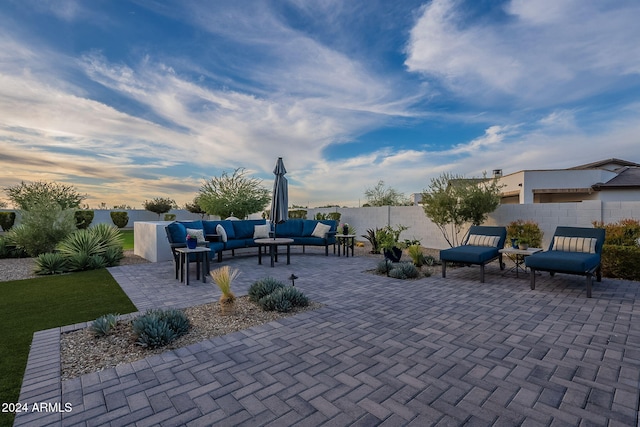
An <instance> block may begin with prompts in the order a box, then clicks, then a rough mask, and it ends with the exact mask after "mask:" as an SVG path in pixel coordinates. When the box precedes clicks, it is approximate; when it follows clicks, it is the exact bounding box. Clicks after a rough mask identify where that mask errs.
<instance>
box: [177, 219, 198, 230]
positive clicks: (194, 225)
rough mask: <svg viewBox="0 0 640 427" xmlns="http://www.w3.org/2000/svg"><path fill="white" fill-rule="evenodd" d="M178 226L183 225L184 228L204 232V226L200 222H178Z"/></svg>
mask: <svg viewBox="0 0 640 427" xmlns="http://www.w3.org/2000/svg"><path fill="white" fill-rule="evenodd" d="M180 224H182V225H184V227H185V228H198V229H200V230H204V225H203V224H202V221H201V220H197V221H180Z"/></svg>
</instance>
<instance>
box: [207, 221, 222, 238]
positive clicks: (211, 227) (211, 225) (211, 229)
mask: <svg viewBox="0 0 640 427" xmlns="http://www.w3.org/2000/svg"><path fill="white" fill-rule="evenodd" d="M221 222H222V221H202V226H203V227H204V234H205V235H207V234H216V226H217V225H218V224H220V223H221Z"/></svg>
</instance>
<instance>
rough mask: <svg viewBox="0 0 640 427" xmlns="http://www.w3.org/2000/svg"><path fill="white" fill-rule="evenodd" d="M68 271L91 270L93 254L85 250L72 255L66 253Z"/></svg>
mask: <svg viewBox="0 0 640 427" xmlns="http://www.w3.org/2000/svg"><path fill="white" fill-rule="evenodd" d="M65 259H66V260H67V268H68V271H84V270H89V265H90V263H91V255H89V254H87V253H85V252H78V253H75V254H71V255H66V256H65Z"/></svg>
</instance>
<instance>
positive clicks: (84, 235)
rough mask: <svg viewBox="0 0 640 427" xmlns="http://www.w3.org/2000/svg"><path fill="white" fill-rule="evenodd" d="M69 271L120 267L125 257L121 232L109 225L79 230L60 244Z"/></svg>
mask: <svg viewBox="0 0 640 427" xmlns="http://www.w3.org/2000/svg"><path fill="white" fill-rule="evenodd" d="M57 249H58V252H59V253H60V254H61V255H62V256H63V257H65V258H66V259H67V267H68V271H84V270H96V269H99V268H104V267H111V266H114V265H118V263H119V262H120V260H121V259H122V257H123V253H122V237H121V235H120V231H119V230H118V229H117V228H116V227H114V226H112V225H108V224H97V225H96V226H94V227H91V228H88V229H86V230H77V231H75V232H74V233H72V234H70V235H69V236H67V237H66V238H65V239H64V240H63V241H62V242H60V243H59V244H58V247H57Z"/></svg>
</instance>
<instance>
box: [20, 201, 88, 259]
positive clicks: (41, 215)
mask: <svg viewBox="0 0 640 427" xmlns="http://www.w3.org/2000/svg"><path fill="white" fill-rule="evenodd" d="M73 213H74V209H62V208H61V207H60V205H59V204H58V203H55V202H46V201H45V202H41V203H38V204H34V205H33V206H31V207H30V209H29V210H28V211H26V210H25V211H22V224H20V225H19V226H17V227H13V228H12V229H11V231H9V234H8V238H9V240H10V241H11V242H12V243H13V244H14V245H15V246H17V247H18V248H21V249H23V250H24V251H25V252H26V253H27V254H29V256H32V257H36V256H38V255H40V254H42V253H46V252H52V251H53V250H54V249H55V247H56V245H57V244H58V243H59V242H60V241H62V240H63V239H64V238H65V237H67V236H68V235H69V234H71V233H72V232H73V231H74V230H76V220H75V218H74V215H73Z"/></svg>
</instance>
